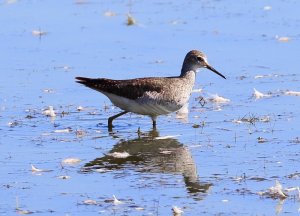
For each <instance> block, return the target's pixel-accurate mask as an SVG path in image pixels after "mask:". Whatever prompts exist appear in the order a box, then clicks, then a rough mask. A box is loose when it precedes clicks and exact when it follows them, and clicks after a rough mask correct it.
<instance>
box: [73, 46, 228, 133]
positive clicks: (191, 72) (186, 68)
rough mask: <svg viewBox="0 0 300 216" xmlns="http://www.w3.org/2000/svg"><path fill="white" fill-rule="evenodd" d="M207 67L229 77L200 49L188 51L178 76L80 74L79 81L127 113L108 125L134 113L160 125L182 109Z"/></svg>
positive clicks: (111, 120) (110, 120)
mask: <svg viewBox="0 0 300 216" xmlns="http://www.w3.org/2000/svg"><path fill="white" fill-rule="evenodd" d="M200 68H207V69H209V70H211V71H213V72H214V73H216V74H218V75H219V76H221V77H223V78H224V79H226V78H225V76H224V75H222V74H221V73H219V72H218V71H217V70H216V69H214V68H213V67H212V66H210V65H209V64H208V62H207V58H206V55H205V54H204V53H202V52H200V51H198V50H192V51H190V52H188V53H187V54H186V56H185V58H184V61H183V65H182V69H181V73H180V75H179V76H174V77H146V78H137V79H127V80H112V79H105V78H98V79H92V78H86V77H76V79H77V82H78V83H80V84H83V85H85V86H87V87H89V88H92V89H94V90H96V91H99V92H101V93H102V94H104V95H106V96H107V97H108V98H109V99H110V101H111V102H112V103H113V104H114V105H115V106H117V107H119V108H120V109H122V110H124V111H123V112H121V113H119V114H117V115H114V116H111V117H109V118H108V128H110V129H111V128H112V122H113V120H114V119H116V118H118V117H120V116H122V115H124V114H126V113H128V112H133V113H137V114H141V115H148V116H150V117H151V118H152V122H153V127H154V128H155V127H156V118H157V116H159V115H166V114H169V113H172V112H175V111H177V110H179V109H180V108H182V107H183V106H184V105H185V104H186V103H187V102H188V100H189V98H190V95H191V92H192V88H193V86H194V83H195V77H196V71H197V70H198V69H200Z"/></svg>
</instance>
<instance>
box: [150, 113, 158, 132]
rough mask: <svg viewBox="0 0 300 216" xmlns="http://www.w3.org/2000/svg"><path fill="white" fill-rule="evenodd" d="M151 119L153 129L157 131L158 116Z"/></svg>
mask: <svg viewBox="0 0 300 216" xmlns="http://www.w3.org/2000/svg"><path fill="white" fill-rule="evenodd" d="M151 118H152V127H153V129H156V118H157V116H151Z"/></svg>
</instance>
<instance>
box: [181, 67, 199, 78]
mask: <svg viewBox="0 0 300 216" xmlns="http://www.w3.org/2000/svg"><path fill="white" fill-rule="evenodd" d="M191 72H192V73H193V74H196V70H194V69H193V68H184V67H182V69H181V74H180V77H186V76H187V75H188V74H189V73H191Z"/></svg>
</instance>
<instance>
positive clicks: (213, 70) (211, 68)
mask: <svg viewBox="0 0 300 216" xmlns="http://www.w3.org/2000/svg"><path fill="white" fill-rule="evenodd" d="M206 68H207V69H209V70H211V71H212V72H215V73H216V74H218V75H219V76H221V77H223V78H224V79H226V77H225V76H224V75H223V74H221V73H220V72H218V71H217V70H216V69H214V68H213V67H212V66H210V65H206Z"/></svg>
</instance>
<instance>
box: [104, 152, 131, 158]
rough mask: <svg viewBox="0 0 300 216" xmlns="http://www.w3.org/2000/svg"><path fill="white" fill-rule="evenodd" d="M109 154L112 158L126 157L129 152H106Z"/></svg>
mask: <svg viewBox="0 0 300 216" xmlns="http://www.w3.org/2000/svg"><path fill="white" fill-rule="evenodd" d="M107 155H109V156H112V157H114V158H128V157H129V156H130V154H129V153H128V152H125V151H124V152H113V153H109V154H107Z"/></svg>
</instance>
